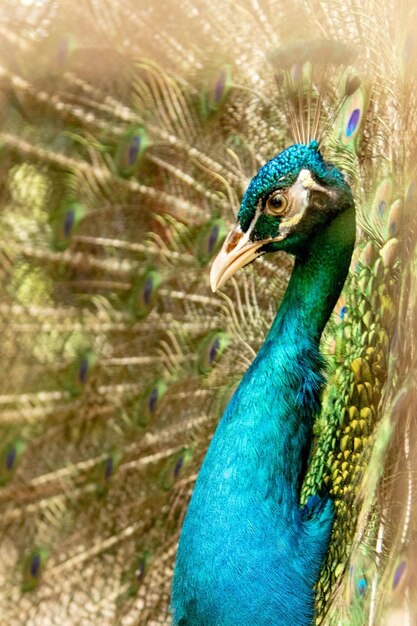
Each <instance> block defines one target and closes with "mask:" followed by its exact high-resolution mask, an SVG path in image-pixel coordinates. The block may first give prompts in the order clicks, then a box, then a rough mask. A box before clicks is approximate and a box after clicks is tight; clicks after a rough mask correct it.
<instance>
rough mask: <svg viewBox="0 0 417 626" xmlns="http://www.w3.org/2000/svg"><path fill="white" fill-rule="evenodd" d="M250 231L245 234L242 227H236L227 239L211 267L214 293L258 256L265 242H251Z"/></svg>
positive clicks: (211, 281)
mask: <svg viewBox="0 0 417 626" xmlns="http://www.w3.org/2000/svg"><path fill="white" fill-rule="evenodd" d="M249 234H250V233H249V231H248V232H246V233H243V232H242V231H241V229H240V226H236V227H235V228H234V229H233V230H232V231H231V232H230V233H229V234H228V235H227V237H226V239H225V242H224V244H223V246H222V249H221V250H220V252H219V253H218V255H217V256H216V258H215V259H214V261H213V265H212V266H211V272H210V284H211V288H212V290H213V291H217V289H220V287H223V285H224V284H225V282H226V281H227V280H228V279H229V278H230V277H231V276H233V274H234V273H235V272H236V271H237V270H238V269H239V268H241V267H243V266H244V265H247V264H248V263H250V262H251V261H253V260H254V259H256V258H257V257H258V256H260V255H261V254H262V252H260V250H261V248H262V246H264V245H265V243H267V242H268V241H271V240H270V239H268V240H264V241H255V242H253V241H249Z"/></svg>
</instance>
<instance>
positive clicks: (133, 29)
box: [0, 0, 417, 626]
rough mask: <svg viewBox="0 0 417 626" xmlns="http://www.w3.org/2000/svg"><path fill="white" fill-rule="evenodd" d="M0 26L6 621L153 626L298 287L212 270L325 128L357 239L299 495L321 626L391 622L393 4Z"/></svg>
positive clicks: (81, 17) (405, 175)
mask: <svg viewBox="0 0 417 626" xmlns="http://www.w3.org/2000/svg"><path fill="white" fill-rule="evenodd" d="M2 13H3V19H2V20H1V22H0V45H1V48H0V49H1V54H0V80H1V83H2V95H1V109H0V110H1V117H2V124H1V128H0V160H1V161H0V162H1V171H2V184H1V196H0V206H1V212H0V280H1V292H2V296H1V300H0V324H1V329H2V333H1V337H2V344H1V345H2V354H3V361H4V364H5V367H4V375H3V377H2V379H1V382H0V406H1V411H0V432H1V436H0V510H1V514H0V531H1V543H0V555H1V557H0V581H1V583H2V584H1V591H0V598H1V613H2V622H4V624H13V625H25V626H26V625H28V626H29V625H30V626H32V625H33V626H40V625H42V626H48V625H49V624H51V625H52V624H60V625H61V626H62V625H67V624H68V626H76V625H78V624H79V625H80V626H81V625H89V624H101V625H103V626H107V625H108V626H113V625H116V624H121V625H126V626H127V625H129V624H137V625H139V624H147V625H149V626H155V625H157V624H170V623H171V615H170V609H169V602H170V590H171V581H172V574H173V565H174V560H175V553H176V547H177V541H178V537H179V532H180V529H181V525H182V522H183V519H184V515H185V511H186V508H187V505H188V501H189V498H190V495H191V492H192V489H193V485H194V482H195V479H196V476H197V472H198V470H199V468H200V466H201V463H202V460H203V458H204V456H205V453H206V450H207V447H208V444H209V442H210V439H211V437H212V434H213V431H214V428H215V426H216V424H217V422H218V420H219V418H220V416H221V415H222V413H223V410H224V408H225V406H226V404H227V402H228V400H229V398H230V396H231V394H232V393H233V391H234V390H235V388H236V387H237V384H238V383H239V381H240V379H241V377H242V375H243V374H244V372H245V371H246V370H247V368H248V366H249V365H250V364H251V363H252V361H253V359H254V357H255V355H256V353H257V352H258V350H259V348H260V346H261V345H262V342H263V340H264V338H265V336H266V332H267V330H268V329H269V327H270V325H271V323H272V321H273V319H274V317H275V314H276V311H277V309H278V307H279V303H280V301H281V298H282V295H283V293H284V291H285V289H286V285H287V281H288V278H289V276H290V274H291V270H292V260H291V259H290V258H289V257H287V256H285V255H284V254H281V253H277V254H274V255H268V256H264V257H262V258H260V259H258V260H257V261H256V263H255V264H253V265H251V266H249V267H247V268H246V269H245V271H244V272H243V273H242V275H240V276H239V280H235V279H232V280H231V281H230V283H228V284H227V286H226V287H225V288H224V289H222V291H221V292H218V293H215V294H213V293H212V292H211V290H210V286H209V279H208V274H209V268H210V264H211V261H212V260H213V258H214V257H215V255H216V253H217V252H218V250H219V249H220V247H221V245H222V243H223V241H224V238H225V236H226V233H227V232H228V230H229V229H230V227H231V226H232V224H233V223H234V220H235V216H236V213H237V211H238V209H239V206H240V202H241V199H242V196H243V193H244V191H245V189H246V187H247V185H248V182H249V180H250V179H251V178H252V176H253V175H254V174H255V173H256V172H257V170H258V169H259V168H260V167H261V166H262V165H263V164H264V163H265V162H266V161H267V160H268V159H270V158H272V157H273V156H274V155H275V154H276V153H277V152H278V151H280V150H282V149H283V148H284V147H286V146H288V145H290V144H291V143H293V142H294V141H298V140H299V141H300V142H302V143H306V142H308V141H309V140H310V139H312V138H319V139H320V142H321V145H322V146H323V151H324V152H325V154H326V158H329V159H330V160H331V161H332V162H334V163H335V164H336V165H337V166H338V167H340V168H341V169H342V170H343V172H344V173H345V175H346V178H347V179H348V181H349V183H350V184H351V187H352V190H353V193H354V197H355V203H356V208H357V222H358V229H357V240H356V248H355V252H354V256H353V259H352V264H351V270H350V273H349V277H348V279H347V281H346V284H345V287H344V290H343V292H342V295H341V297H340V300H339V302H338V305H337V307H336V309H335V311H334V314H333V316H332V318H331V320H330V321H329V323H328V325H327V327H326V330H325V336H324V338H323V340H322V353H323V355H324V357H325V359H326V363H327V379H328V383H327V386H326V389H325V392H324V395H323V405H322V411H321V414H320V416H319V417H318V418H317V420H316V423H315V427H314V432H315V441H314V447H313V450H312V453H311V460H310V464H309V468H308V470H307V474H306V477H305V481H304V486H303V503H305V502H306V501H307V499H308V497H309V496H311V495H314V494H316V493H330V495H331V498H332V499H333V501H334V504H335V523H334V527H333V533H332V539H331V544H330V549H329V551H328V554H327V557H326V561H325V563H324V566H323V569H322V572H321V575H320V581H319V583H318V587H317V594H316V613H317V616H316V623H317V624H325V625H328V626H333V625H338V626H339V625H341V624H343V625H348V624H349V625H356V624H358V625H362V624H363V625H365V624H369V625H372V624H373V625H379V624H382V625H383V626H395V625H397V624H409V625H410V626H411V625H412V624H413V623H415V622H416V620H417V597H416V594H415V587H416V585H415V583H416V575H417V574H416V571H417V568H416V558H415V551H416V543H415V536H416V530H417V529H416V527H415V526H416V524H415V521H414V520H415V519H416V515H415V500H414V499H415V491H416V477H415V468H414V466H415V461H414V459H415V456H416V452H417V432H416V427H415V423H414V422H415V420H414V413H415V409H416V402H417V398H416V391H415V380H416V375H417V371H416V354H415V351H416V346H417V336H416V333H417V323H416V307H415V302H416V298H417V282H416V281H417V279H416V277H417V267H416V264H417V246H416V232H417V224H416V211H415V205H416V200H417V181H416V171H415V163H416V161H417V154H416V147H415V146H416V143H417V142H416V139H417V89H416V81H417V10H416V8H415V7H414V5H413V2H412V1H411V0H400V1H395V0H381V1H380V2H378V3H376V2H374V0H365V1H362V2H359V1H357V0H349V2H347V3H340V2H334V1H330V0H321V1H320V2H318V1H316V0H311V1H310V2H308V3H305V2H299V1H298V0H296V1H295V2H292V3H285V2H283V1H281V0H262V1H258V0H239V1H238V2H229V1H227V2H222V3H219V2H215V1H214V0H210V1H208V2H207V1H206V2H200V1H199V0H186V1H185V2H183V3H181V5H180V6H179V5H178V4H176V3H174V2H172V1H171V0H163V1H162V2H160V3H158V4H156V3H154V6H150V5H148V4H147V3H145V2H143V3H142V2H139V3H138V2H135V1H134V0H128V1H125V2H119V1H118V0H111V1H110V2H107V3H104V2H100V1H95V0H80V2H78V3H76V4H74V3H72V2H69V1H61V2H58V1H57V0H42V1H39V2H36V1H35V0H33V1H29V0H27V1H25V2H23V1H22V2H20V3H17V2H15V1H13V0H4V1H3V5H2ZM288 584H289V585H291V581H288Z"/></svg>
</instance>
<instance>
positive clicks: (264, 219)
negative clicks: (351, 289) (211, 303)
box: [210, 141, 354, 291]
mask: <svg viewBox="0 0 417 626" xmlns="http://www.w3.org/2000/svg"><path fill="white" fill-rule="evenodd" d="M353 206H354V203H353V197H352V192H351V190H350V187H349V185H348V183H347V182H346V180H345V178H344V176H343V174H342V173H341V171H340V170H339V169H338V168H337V167H335V166H334V165H332V164H331V163H328V162H326V161H324V159H323V157H322V155H321V154H320V151H319V147H318V143H317V142H316V141H311V142H310V143H309V144H308V145H304V144H295V145H293V146H291V147H290V148H287V149H286V150H284V151H283V152H281V153H280V154H278V155H277V156H276V157H275V158H273V159H272V160H271V161H268V163H266V164H265V165H264V166H263V167H262V168H261V169H260V170H259V172H258V173H257V174H256V176H255V177H254V178H253V179H252V180H251V182H250V184H249V187H248V188H247V190H246V193H245V195H244V197H243V200H242V204H241V207H240V210H239V213H238V216H237V221H238V223H237V225H236V227H235V228H234V229H233V230H232V231H231V232H230V233H229V235H228V236H227V237H226V240H225V242H224V244H223V247H222V249H221V250H220V252H219V254H218V255H217V257H216V259H215V260H214V263H213V266H212V268H211V275H210V281H211V287H212V289H213V291H216V290H217V289H219V288H220V287H222V286H223V285H224V284H225V282H226V281H227V280H228V278H230V277H231V276H233V274H234V273H235V272H236V271H237V270H238V269H239V268H241V267H243V266H245V265H247V264H248V263H251V262H252V261H254V260H255V259H256V258H257V257H258V256H260V255H262V254H265V253H267V252H275V251H279V250H284V251H286V252H289V253H291V254H294V255H295V256H296V257H298V256H302V255H303V254H305V251H306V249H307V248H308V246H309V243H310V242H311V241H312V239H313V238H314V237H315V236H316V234H317V233H318V232H320V231H322V230H323V228H325V226H326V224H328V223H329V222H330V221H332V220H333V219H334V218H335V217H336V216H337V215H339V214H340V213H341V212H344V211H345V210H347V209H349V208H350V209H353Z"/></svg>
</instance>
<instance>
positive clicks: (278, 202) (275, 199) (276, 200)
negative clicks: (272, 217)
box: [270, 196, 282, 209]
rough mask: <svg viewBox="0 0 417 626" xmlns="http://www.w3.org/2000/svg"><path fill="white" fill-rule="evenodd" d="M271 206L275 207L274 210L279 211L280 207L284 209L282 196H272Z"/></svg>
mask: <svg viewBox="0 0 417 626" xmlns="http://www.w3.org/2000/svg"><path fill="white" fill-rule="evenodd" d="M270 204H271V206H273V207H274V209H279V208H280V207H282V198H281V196H272V198H271V199H270Z"/></svg>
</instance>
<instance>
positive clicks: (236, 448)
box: [172, 144, 355, 626]
mask: <svg viewBox="0 0 417 626" xmlns="http://www.w3.org/2000/svg"><path fill="white" fill-rule="evenodd" d="M289 150H290V151H291V150H292V151H293V152H296V151H297V158H296V159H295V161H296V164H295V168H296V169H295V168H294V167H293V168H292V171H291V176H290V177H291V183H290V184H291V185H294V184H295V180H296V179H297V176H298V174H299V172H300V171H301V170H303V169H304V170H305V169H306V168H308V169H309V172H310V173H312V174H315V172H314V162H316V164H317V165H318V167H319V168H320V175H321V178H320V184H323V183H325V182H326V181H325V177H326V172H327V173H328V175H329V183H328V184H329V187H334V185H335V184H338V185H339V192H338V195H337V199H335V198H334V197H333V196H332V195H331V194H330V195H329V196H328V197H326V199H327V210H326V211H325V210H321V211H317V206H315V208H314V203H313V202H312V201H311V198H310V200H309V202H310V203H311V205H312V206H313V216H311V214H310V215H309V217H308V219H307V220H306V219H304V218H303V219H301V218H300V219H298V218H297V220H295V222H296V223H297V225H298V227H297V232H294V233H291V234H289V235H288V236H287V237H285V239H284V240H283V241H282V242H277V241H274V242H271V237H273V236H275V234H276V232H279V228H280V226H281V225H282V224H283V221H284V219H285V216H282V215H279V216H277V217H276V218H275V217H272V216H270V215H269V216H266V215H263V214H262V210H263V209H262V207H265V206H267V198H268V196H265V195H264V196H263V194H270V193H271V191H274V192H276V188H277V186H275V188H274V189H272V190H271V183H270V181H269V182H268V189H267V190H265V189H264V188H263V189H262V177H263V174H265V169H264V168H263V170H264V171H263V170H261V171H260V173H259V174H258V177H257V180H256V178H255V179H254V181H252V183H251V185H250V187H249V190H248V192H249V195H250V194H251V193H252V192H251V189H253V188H254V187H256V186H257V185H258V188H259V187H260V188H261V189H260V190H259V189H258V193H257V194H253V197H252V200H251V202H250V205H248V193H247V194H246V196H245V199H244V201H243V203H242V209H241V213H240V215H242V213H243V218H244V222H245V224H244V227H242V230H243V231H246V232H247V233H248V234H249V233H252V240H251V241H250V242H248V244H245V245H247V246H248V247H250V248H251V249H253V247H254V245H255V247H256V241H257V239H256V238H257V237H258V239H259V235H257V233H256V229H257V224H256V223H254V219H255V217H254V216H255V215H257V217H256V219H258V220H259V219H262V217H265V218H266V217H268V218H269V223H271V220H272V219H275V220H276V223H275V224H273V225H272V224H271V229H272V232H271V234H270V236H269V239H268V238H264V239H262V240H261V241H259V245H260V246H261V248H264V246H265V245H267V246H268V249H271V246H273V247H274V248H273V249H283V248H285V249H287V250H289V251H293V252H295V254H296V263H295V267H294V270H293V274H292V277H291V280H290V283H289V286H288V288H287V291H286V294H285V296H284V300H283V302H282V304H281V307H280V310H279V312H278V314H277V316H276V318H275V321H274V323H273V325H272V328H271V330H270V332H269V334H268V337H267V339H266V341H265V343H264V344H263V346H262V348H261V350H260V352H259V354H258V355H257V357H256V359H255V361H254V362H253V364H252V365H251V367H250V368H249V370H248V371H247V373H246V374H245V376H244V378H243V380H242V382H241V384H240V385H239V387H238V389H237V391H236V392H235V394H234V396H233V397H232V399H231V401H230V402H229V405H228V406H227V408H226V411H225V413H224V415H223V417H222V420H221V422H220V424H219V426H218V428H217V430H216V433H215V435H214V438H213V440H212V442H211V445H210V448H209V450H208V453H207V455H206V458H205V460H204V463H203V465H202V468H201V470H200V473H199V476H198V479H197V482H196V486H195V489H194V493H193V497H192V500H191V503H190V505H189V508H188V512H187V515H186V519H185V522H184V526H183V530H182V534H181V539H180V545H179V550H178V556H177V563H176V569H175V575H174V583H173V592H172V608H173V612H174V624H176V625H178V626H232V625H233V626H236V625H239V626H269V625H271V626H272V625H275V626H284V625H291V626H306V625H307V624H311V623H312V619H313V614H314V586H315V584H316V582H317V579H318V576H319V572H320V567H321V564H322V561H323V558H324V555H325V553H326V550H327V547H328V542H329V538H330V533H331V528H332V520H333V506H332V503H331V501H330V500H329V499H327V498H326V497H324V498H322V497H319V496H317V497H314V498H312V499H311V500H310V501H309V502H308V504H307V506H306V507H305V508H304V509H303V510H302V509H301V507H300V490H301V484H302V480H303V477H304V474H305V470H306V466H307V462H308V458H309V455H310V451H311V445H312V425H313V420H314V417H315V415H316V414H317V413H318V411H319V408H320V391H321V388H322V385H323V382H324V376H323V362H322V359H321V356H320V352H319V340H320V335H321V333H322V330H323V328H324V325H325V323H326V321H327V319H328V317H329V315H330V313H331V310H332V309H333V306H334V304H335V301H336V299H337V297H338V295H339V293H340V289H341V287H342V285H343V281H344V279H345V276H346V273H347V269H348V266H349V260H350V256H351V252H352V247H353V241H354V230H355V227H354V222H355V220H354V209H353V201H352V197H351V194H350V192H349V189H348V187H347V185H346V183H345V182H344V181H343V178H342V177H341V175H340V173H339V172H338V177H335V175H334V168H333V167H332V166H329V165H327V164H325V163H324V162H323V160H322V158H321V156H320V154H319V153H318V152H317V145H316V144H313V145H311V146H308V147H307V146H294V147H293V149H289ZM286 152H287V153H288V151H285V152H284V153H282V154H281V155H278V157H276V161H277V162H276V163H274V164H273V163H272V162H270V163H269V164H267V166H265V168H268V169H269V170H271V168H272V169H275V170H276V171H278V170H279V169H280V167H281V170H280V171H281V172H282V166H283V164H284V165H285V163H286V162H288V154H286ZM290 156H291V155H290ZM304 157H305V158H304ZM289 161H290V162H291V163H294V160H292V159H289ZM267 179H268V180H269V176H268V177H265V176H264V177H263V180H264V181H266V180H267ZM308 185H309V187H307V183H306V186H305V188H304V187H303V186H302V185H301V188H302V194H304V195H302V197H303V198H304V196H305V197H307V196H308V195H309V194H310V192H311V189H313V187H312V186H314V182H312V179H309V181H308ZM322 189H323V188H322ZM288 193H291V190H289V191H288ZM317 193H319V192H317ZM332 193H333V192H332ZM289 197H290V196H289ZM300 202H301V201H300ZM332 202H333V204H332ZM336 202H337V203H338V205H339V211H338V214H337V215H336V209H335V206H336V204H335V203H336ZM300 207H301V208H300V211H301V212H302V214H303V215H304V213H305V210H306V208H307V207H306V206H304V207H303V206H301V204H300ZM314 211H316V214H314ZM249 212H250V213H251V214H252V218H251V219H248V213H249ZM241 224H242V222H241ZM303 229H304V231H303ZM287 230H288V229H287ZM300 232H301V235H300ZM241 236H242V237H244V235H243V234H242V235H241ZM264 237H265V236H264ZM300 237H301V238H300ZM235 239H236V233H235ZM231 241H232V240H230V241H229V243H227V242H226V244H225V245H226V250H227V251H228V253H230V251H231V252H233V248H234V247H236V249H237V247H238V246H236V245H235V241H234V240H233V241H232V242H231ZM254 241H255V244H254ZM302 244H304V245H302ZM293 245H294V249H292V246H293Z"/></svg>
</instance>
